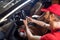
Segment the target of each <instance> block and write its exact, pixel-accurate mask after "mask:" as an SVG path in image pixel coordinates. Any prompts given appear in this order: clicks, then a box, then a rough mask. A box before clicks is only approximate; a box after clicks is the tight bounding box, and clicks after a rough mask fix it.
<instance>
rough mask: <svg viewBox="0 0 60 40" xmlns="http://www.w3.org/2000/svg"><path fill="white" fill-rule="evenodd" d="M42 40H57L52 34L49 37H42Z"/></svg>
mask: <svg viewBox="0 0 60 40" xmlns="http://www.w3.org/2000/svg"><path fill="white" fill-rule="evenodd" d="M40 40H56V37H55V36H54V35H52V34H48V35H44V36H42V37H41V38H40Z"/></svg>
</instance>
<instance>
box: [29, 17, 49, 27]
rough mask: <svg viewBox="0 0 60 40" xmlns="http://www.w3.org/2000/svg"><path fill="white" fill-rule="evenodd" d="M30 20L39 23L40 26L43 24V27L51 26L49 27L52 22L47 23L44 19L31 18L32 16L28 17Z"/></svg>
mask: <svg viewBox="0 0 60 40" xmlns="http://www.w3.org/2000/svg"><path fill="white" fill-rule="evenodd" d="M28 20H29V21H30V22H33V23H35V24H37V25H40V26H42V27H46V28H49V27H50V24H47V23H45V22H43V21H38V20H35V19H32V18H30V17H28Z"/></svg>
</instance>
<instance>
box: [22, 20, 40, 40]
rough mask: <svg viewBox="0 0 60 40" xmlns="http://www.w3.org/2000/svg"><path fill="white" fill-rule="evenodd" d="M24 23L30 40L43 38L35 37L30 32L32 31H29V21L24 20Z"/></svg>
mask: <svg viewBox="0 0 60 40" xmlns="http://www.w3.org/2000/svg"><path fill="white" fill-rule="evenodd" d="M23 22H24V25H25V27H26V33H27V36H28V39H30V40H40V37H41V36H34V35H33V34H32V33H31V31H30V29H29V27H28V25H27V21H26V20H23Z"/></svg>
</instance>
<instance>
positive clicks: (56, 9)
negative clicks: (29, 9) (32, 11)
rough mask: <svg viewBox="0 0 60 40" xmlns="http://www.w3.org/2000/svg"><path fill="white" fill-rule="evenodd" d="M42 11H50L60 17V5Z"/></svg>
mask: <svg viewBox="0 0 60 40" xmlns="http://www.w3.org/2000/svg"><path fill="white" fill-rule="evenodd" d="M41 11H44V12H46V11H50V12H53V13H54V14H56V15H58V16H60V5H59V4H53V5H51V6H50V7H48V8H47V9H44V8H43V9H41Z"/></svg>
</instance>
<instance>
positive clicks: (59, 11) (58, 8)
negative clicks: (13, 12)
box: [23, 4, 60, 40]
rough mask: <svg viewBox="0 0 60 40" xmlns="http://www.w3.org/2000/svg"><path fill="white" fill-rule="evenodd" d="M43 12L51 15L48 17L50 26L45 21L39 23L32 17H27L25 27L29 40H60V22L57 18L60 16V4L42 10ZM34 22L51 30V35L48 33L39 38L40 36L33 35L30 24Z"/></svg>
mask: <svg viewBox="0 0 60 40" xmlns="http://www.w3.org/2000/svg"><path fill="white" fill-rule="evenodd" d="M41 11H44V12H45V13H47V14H48V13H49V14H50V15H48V18H49V19H48V21H49V24H46V23H45V22H43V21H38V20H35V19H32V18H30V17H27V18H26V20H23V22H24V25H25V27H26V33H27V37H28V39H29V40H60V20H59V18H58V17H57V16H60V5H59V4H53V5H51V6H50V7H48V8H47V9H41ZM28 20H29V21H30V22H33V23H36V24H38V25H40V26H43V27H46V28H49V29H50V30H51V32H50V33H47V34H45V35H43V36H38V35H33V34H32V33H31V32H30V29H29V27H28V22H27V21H28Z"/></svg>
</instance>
